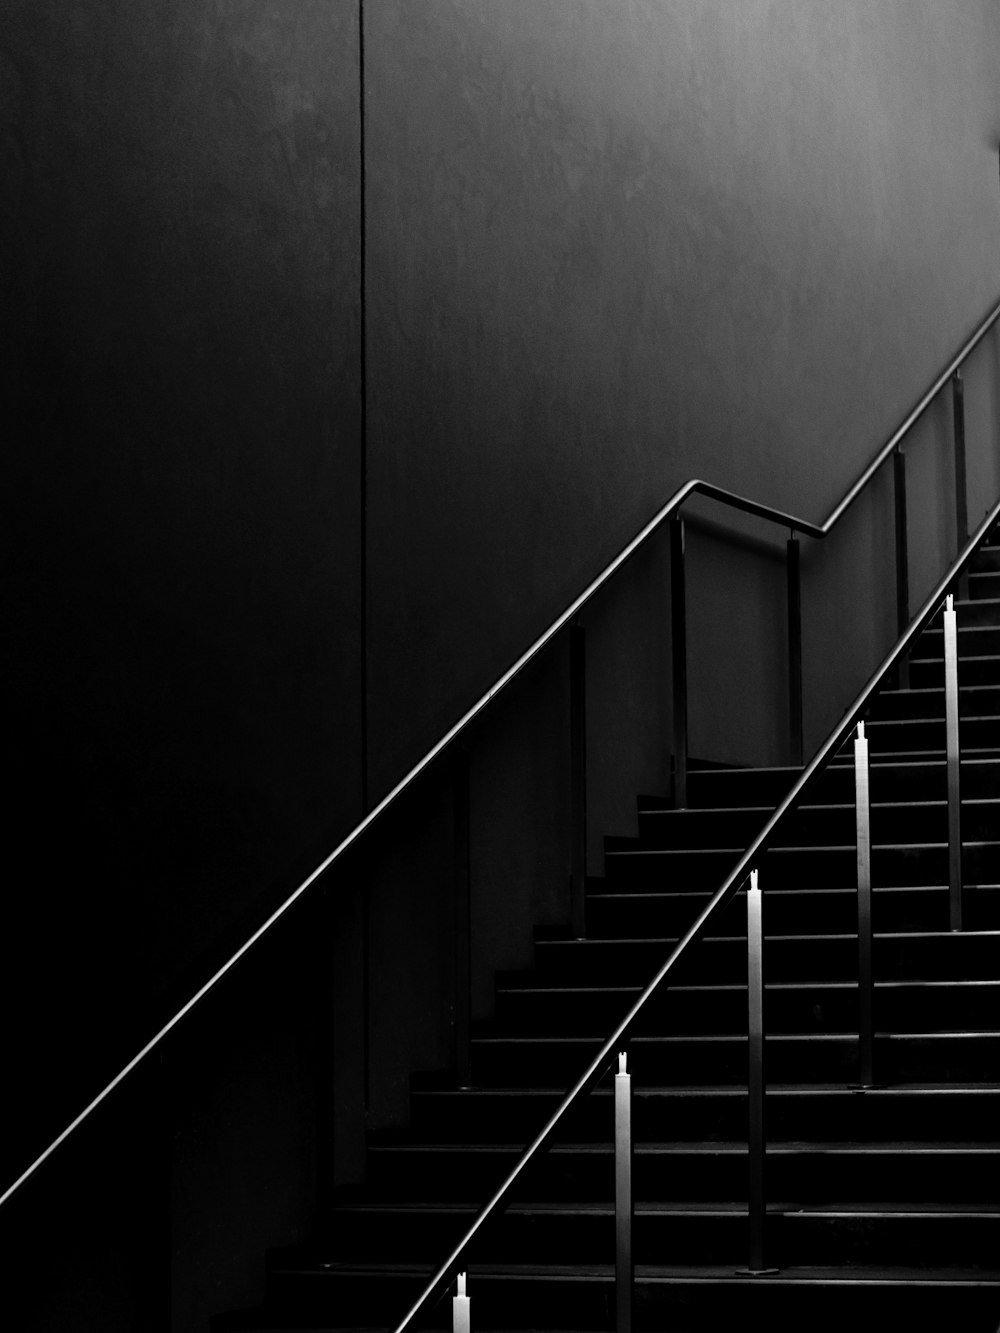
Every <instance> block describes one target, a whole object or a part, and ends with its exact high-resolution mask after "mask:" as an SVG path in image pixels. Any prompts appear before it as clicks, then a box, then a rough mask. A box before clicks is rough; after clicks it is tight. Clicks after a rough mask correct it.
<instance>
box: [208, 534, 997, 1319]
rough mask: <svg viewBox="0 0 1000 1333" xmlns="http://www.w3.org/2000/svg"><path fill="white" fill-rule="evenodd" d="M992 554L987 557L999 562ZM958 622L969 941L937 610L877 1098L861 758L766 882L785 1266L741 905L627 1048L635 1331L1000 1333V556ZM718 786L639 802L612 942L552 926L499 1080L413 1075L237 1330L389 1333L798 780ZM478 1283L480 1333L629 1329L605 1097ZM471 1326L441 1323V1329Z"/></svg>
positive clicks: (898, 784)
mask: <svg viewBox="0 0 1000 1333" xmlns="http://www.w3.org/2000/svg"><path fill="white" fill-rule="evenodd" d="M991 543H992V544H991ZM970 570H971V572H970V575H969V577H968V596H967V597H966V598H965V599H964V600H961V601H959V602H958V618H959V632H958V638H959V659H960V660H959V682H960V712H961V718H962V722H961V743H962V765H961V774H962V802H963V804H962V821H963V824H962V833H963V879H964V929H963V930H962V931H961V932H955V933H952V932H951V931H949V928H948V920H949V918H948V890H947V878H948V872H947V800H946V795H947V789H946V777H945V757H944V749H945V723H944V688H943V662H942V631H941V629H940V616H938V617H936V618H935V620H934V621H932V622H931V624H930V626H929V628H928V629H927V630H926V631H925V632H924V633H923V635H922V636H921V637H920V639H919V640H918V642H917V643H916V645H915V647H914V650H913V652H912V653H911V655H910V665H909V684H908V688H905V689H888V690H885V691H883V692H882V693H881V694H880V695H879V696H877V698H876V700H875V703H874V706H873V707H872V709H871V711H870V716H869V718H868V721H867V733H868V737H869V740H870V745H871V756H872V768H871V788H872V790H871V801H872V807H871V810H872V816H871V817H872V841H873V864H872V880H873V885H874V890H873V913H874V931H875V939H874V975H875V982H876V987H875V998H874V1015H875V1028H876V1036H875V1074H876V1078H875V1082H876V1086H875V1087H874V1088H873V1089H870V1090H865V1091H861V1090H860V1089H859V1088H858V1087H857V1086H856V1084H857V1080H858V1035H857V1033H858V985H857V978H858V972H857V968H858V963H857V906H856V899H857V889H856V880H855V874H856V866H855V842H854V838H855V823H854V819H855V815H854V775H853V760H852V758H851V756H850V754H849V747H846V748H845V749H844V750H843V751H842V752H841V755H840V756H838V758H837V759H835V760H834V761H833V763H832V764H831V765H830V767H829V768H828V769H827V770H826V772H825V773H824V774H823V775H822V776H821V777H820V778H819V779H818V781H817V783H816V784H815V786H814V787H813V789H812V791H811V793H810V795H809V796H808V798H807V801H806V803H805V804H803V805H802V806H801V807H800V808H799V809H798V810H797V811H796V812H795V813H794V814H793V815H791V816H790V817H789V819H788V820H786V821H785V823H784V825H783V827H782V831H781V833H780V834H779V836H778V839H777V843H776V845H775V846H773V847H772V849H771V850H770V851H769V852H768V853H767V854H766V855H765V857H764V858H763V861H762V862H761V865H760V875H761V887H762V889H763V891H764V892H763V920H764V931H765V949H764V973H765V983H766V989H765V1019H766V1033H767V1037H766V1070H767V1079H768V1087H767V1096H766V1113H767V1124H768V1143H767V1200H768V1203H767V1217H766V1230H765V1239H766V1252H767V1258H768V1263H770V1264H773V1265H774V1266H775V1269H776V1271H775V1272H773V1273H768V1274H765V1275H762V1276H750V1275H748V1274H746V1273H745V1272H741V1270H742V1269H745V1266H746V1235H747V1202H746V1198H747V1185H746V1181H747V1129H746V1126H747V1084H746V1080H747V1074H746V1068H747V1037H746V1013H747V982H746V953H747V946H746V910H745V906H744V903H745V899H744V896H743V894H742V893H740V894H739V895H738V896H737V897H736V898H734V899H733V901H732V903H731V904H730V905H729V907H727V908H726V909H725V912H724V914H723V916H722V917H721V918H720V920H719V921H718V923H716V924H715V926H714V927H713V929H712V932H711V935H710V937H709V938H707V939H705V940H704V941H703V942H702V943H701V944H700V945H699V946H698V947H697V948H696V949H694V950H693V951H692V953H691V954H690V955H689V956H687V957H685V959H684V960H683V963H682V972H681V975H679V976H678V977H677V978H676V980H675V982H674V984H671V985H670V987H669V988H664V989H663V992H662V994H658V995H657V996H656V997H655V999H654V1001H653V1002H652V1003H651V1005H650V1006H649V1009H648V1012H644V1013H643V1015H642V1018H641V1026H640V1027H639V1029H638V1031H637V1032H636V1033H635V1034H634V1035H633V1036H632V1038H631V1041H630V1069H631V1072H632V1074H633V1084H634V1089H635V1093H634V1122H633V1123H634V1133H635V1150H634V1153H635V1155H634V1182H635V1185H634V1188H635V1220H634V1254H635V1263H636V1285H635V1315H634V1318H635V1324H634V1326H635V1327H636V1328H637V1329H657V1330H695V1329H698V1330H708V1329H718V1328H723V1327H729V1326H730V1323H731V1321H734V1320H736V1319H737V1318H738V1319H739V1320H740V1321H741V1322H743V1323H745V1322H746V1321H747V1320H753V1319H761V1320H768V1321H770V1323H769V1326H770V1327H773V1328H778V1327H800V1326H801V1327H803V1328H805V1327H808V1328H810V1329H826V1328H830V1329H832V1328H838V1329H839V1328H842V1327H843V1326H844V1325H845V1321H851V1322H853V1323H854V1325H855V1326H860V1327H861V1328H868V1327H884V1326H885V1325H886V1323H887V1322H888V1321H889V1320H894V1321H898V1322H899V1323H901V1324H905V1325H906V1326H907V1327H911V1328H914V1329H922V1328H928V1329H930V1328H935V1329H937V1328H942V1327H945V1326H947V1327H953V1328H956V1329H959V1328H960V1329H962V1330H963V1333H976V1330H982V1331H983V1333H987V1330H988V1331H989V1333H994V1330H996V1329H997V1328H998V1325H1000V534H997V533H996V529H994V536H993V537H992V538H991V539H987V543H986V544H985V545H983V546H982V547H981V548H980V550H979V551H978V552H977V554H976V555H975V556H974V557H973V561H972V564H971V566H970ZM798 774H799V770H797V769H753V770H750V769H747V770H743V769H741V770H723V769H709V768H704V769H692V771H691V773H690V774H689V777H688V800H689V805H690V808H688V809H684V810H680V811H679V810H674V809H672V808H671V807H670V803H669V802H668V801H666V800H661V799H658V798H654V797H644V798H640V800H639V804H638V832H637V836H636V837H634V838H610V839H607V841H606V858H605V861H606V864H605V876H604V878H603V879H596V878H595V879H591V880H589V881H588V886H587V902H586V938H585V939H573V938H570V937H569V935H568V934H564V935H562V936H560V935H559V934H557V933H553V932H551V931H549V932H541V931H539V932H538V933H537V939H536V947H535V965H534V967H533V968H532V970H531V971H529V972H524V973H520V972H519V973H506V974H501V975H500V976H498V977H497V979H496V1006H495V1016H494V1018H493V1019H492V1020H491V1021H489V1022H487V1023H482V1024H480V1025H479V1026H478V1027H477V1029H476V1030H475V1033H474V1041H473V1056H472V1072H473V1086H472V1087H470V1088H461V1089H460V1088H456V1087H455V1086H453V1085H452V1086H449V1084H448V1082H447V1081H446V1080H444V1079H442V1078H441V1077H430V1076H428V1077H423V1078H419V1077H418V1078H415V1079H414V1080H413V1087H412V1096H411V1114H410V1122H409V1125H408V1127H407V1128H406V1129H405V1130H401V1131H398V1132H392V1133H380V1134H375V1135H372V1136H371V1141H370V1144H369V1151H368V1176H367V1181H366V1184H365V1186H364V1188H363V1189H360V1190H358V1191H356V1192H354V1193H350V1194H344V1195H343V1196H342V1197H341V1198H340V1199H339V1200H338V1202H337V1206H336V1207H335V1208H334V1209H333V1211H332V1212H331V1214H330V1216H329V1217H328V1218H327V1219H326V1221H325V1224H324V1226H323V1227H322V1228H321V1230H320V1232H319V1234H317V1236H316V1237H315V1239H314V1240H313V1241H312V1242H311V1243H310V1244H308V1245H306V1246H302V1247H297V1248H294V1249H290V1250H283V1251H277V1252H273V1253H271V1254H269V1255H268V1256H267V1260H266V1264H267V1298H266V1304H265V1306H264V1307H263V1308H261V1309H259V1310H256V1311H249V1312H244V1313H240V1314H227V1315H224V1316H220V1317H219V1318H218V1319H217V1320H216V1322H215V1328H216V1329H217V1330H218V1331H219V1333H221V1330H237V1329H264V1328H267V1329H273V1330H279V1329H281V1330H286V1329H287V1330H290V1329H302V1328H311V1329H321V1328H322V1329H335V1328H348V1327H350V1328H362V1327H371V1328H380V1329H382V1328H392V1327H393V1326H394V1324H395V1323H396V1322H397V1321H398V1320H399V1319H400V1318H401V1317H402V1315H403V1314H404V1313H405V1311H406V1309H407V1308H408V1305H409V1304H410V1302H411V1301H412V1300H413V1298H414V1297H415V1295H416V1294H417V1292H418V1291H419V1290H420V1288H421V1287H422V1285H423V1283H424V1282H425V1281H426V1279H427V1278H428V1276H429V1275H430V1273H431V1272H432V1271H433V1269H434V1267H435V1266H436V1264H437V1263H438V1262H439V1261H440V1260H441V1259H442V1256H443V1255H444V1254H446V1253H447V1252H448V1249H449V1247H450V1246H452V1245H454V1244H455V1242H456V1241H457V1240H458V1239H459V1237H460V1236H461V1235H462V1233H463V1232H464V1230H465V1229H466V1228H467V1226H468V1224H469V1223H470V1222H471V1221H472V1220H473V1218H474V1216H475V1214H476V1212H477V1210H478V1207H479V1206H480V1205H481V1204H482V1202H483V1201H484V1199H485V1198H487V1197H488V1196H489V1195H490V1194H491V1193H492V1191H493V1190H495V1189H496V1187H497V1185H498V1183H499V1182H500V1181H501V1180H502V1179H503V1177H504V1175H505V1174H506V1172H507V1171H508V1170H509V1169H510V1167H512V1166H513V1164H514V1163H515V1161H516V1160H517V1158H518V1156H519V1155H520V1153H521V1152H522V1150H523V1147H524V1144H525V1143H526V1142H527V1141H528V1140H529V1139H531V1138H532V1136H533V1135H534V1134H535V1133H536V1132H537V1131H538V1129H539V1127H540V1125H541V1124H542V1123H543V1122H544V1120H545V1119H546V1117H547V1116H548V1115H549V1114H550V1113H551V1112H552V1111H553V1110H554V1108H555V1106H556V1105H557V1103H558V1101H559V1100H560V1098H561V1095H562V1093H563V1090H564V1089H565V1088H566V1087H567V1086H569V1085H570V1083H571V1082H572V1081H573V1080H574V1079H575V1078H576V1077H577V1075H578V1074H579V1072H580V1070H581V1068H582V1067H583V1066H584V1065H585V1064H586V1062H587V1060H588V1059H589V1058H590V1057H591V1056H593V1054H594V1053H595V1051H596V1050H597V1048H598V1046H599V1044H600V1041H601V1040H602V1039H603V1038H604V1037H606V1035H607V1033H608V1032H610V1031H612V1030H613V1028H614V1026H615V1024H616V1023H617V1022H618V1020H619V1019H620V1018H621V1016H622V1014H623V1013H624V1012H625V1011H626V1009H627V1008H628V1006H629V1004H630V1003H631V1002H632V1001H634V999H635V998H636V997H637V996H638V994H639V992H640V990H641V989H642V988H643V987H644V986H645V985H646V983H647V982H648V981H649V979H650V977H651V976H652V974H653V973H654V972H655V970H656V969H657V967H658V966H659V965H660V964H661V963H662V961H663V959H664V957H665V956H666V955H667V954H668V953H669V951H670V949H671V947H672V944H673V942H675V941H676V939H677V938H678V936H679V935H680V934H682V933H683V931H684V930H686V929H687V927H688V926H689V925H690V923H691V921H692V919H693V918H694V916H695V915H696V913H697V911H698V909H699V908H700V907H702V906H704V905H705V903H706V902H707V901H708V899H709V897H710V896H711V893H712V891H713V890H714V889H715V888H716V887H717V885H718V884H719V882H720V881H721V880H722V878H723V877H724V876H725V874H726V873H727V871H729V869H730V868H731V866H732V865H733V863H734V862H735V861H736V859H737V857H738V855H739V854H740V853H741V852H742V850H743V848H744V847H745V846H746V845H747V844H748V842H749V841H750V839H751V838H752V837H753V836H754V835H755V834H756V833H757V831H758V830H759V829H760V827H761V825H762V823H763V822H764V820H765V818H766V817H767V816H768V814H769V813H770V811H771V810H772V809H773V808H774V806H775V805H776V803H777V802H778V801H779V800H780V799H781V798H782V797H783V796H784V794H785V792H786V791H787V790H788V788H789V787H790V785H791V784H792V782H793V781H794V780H795V779H796V778H797V777H798ZM562 1131H563V1132H561V1134H560V1137H559V1139H558V1141H557V1142H556V1144H555V1146H554V1147H552V1149H551V1150H550V1151H549V1152H548V1153H547V1154H546V1155H545V1156H544V1157H543V1158H542V1160H541V1161H540V1162H539V1163H537V1164H535V1165H533V1167H532V1169H531V1170H530V1171H529V1172H528V1173H527V1176H526V1178H525V1179H524V1180H523V1181H521V1182H520V1184H519V1187H518V1189H517V1191H516V1192H515V1194H514V1197H513V1198H512V1199H511V1201H510V1203H509V1205H508V1207H507V1209H506V1211H505V1213H504V1215H503V1216H502V1217H501V1218H499V1219H498V1220H496V1221H495V1222H494V1223H492V1224H491V1225H490V1227H489V1228H488V1229H487V1231H486V1232H485V1233H484V1234H483V1235H481V1236H480V1237H479V1238H478V1240H477V1243H476V1249H475V1252H474V1256H473V1258H472V1259H471V1260H470V1263H469V1292H470V1295H471V1297H472V1309H473V1327H474V1328H484V1329H485V1328H502V1329H509V1330H514V1329H525V1330H526V1329H535V1330H542V1329H546V1330H556V1329H576V1330H583V1329H611V1328H613V1327H614V1293H613V1286H614V1273H613V1256H614V1208H613V1198H614V1179H613V1148H612V1137H613V1119H612V1098H611V1088H610V1079H609V1078H608V1079H605V1080H604V1081H603V1082H602V1084H601V1085H600V1086H599V1087H598V1089H597V1090H596V1091H595V1092H594V1093H593V1094H592V1095H591V1096H589V1097H585V1098H581V1099H580V1101H579V1102H578V1103H577V1104H576V1105H575V1106H574V1107H573V1109H572V1110H571V1112H570V1113H569V1116H568V1118H567V1120H566V1122H565V1123H564V1125H563V1127H562ZM449 1317H450V1301H443V1302H441V1303H440V1304H439V1305H438V1306H437V1308H436V1310H435V1311H434V1313H433V1314H432V1315H431V1316H430V1318H429V1321H428V1322H425V1323H424V1324H423V1325H419V1324H418V1326H427V1327H447V1326H448V1320H449Z"/></svg>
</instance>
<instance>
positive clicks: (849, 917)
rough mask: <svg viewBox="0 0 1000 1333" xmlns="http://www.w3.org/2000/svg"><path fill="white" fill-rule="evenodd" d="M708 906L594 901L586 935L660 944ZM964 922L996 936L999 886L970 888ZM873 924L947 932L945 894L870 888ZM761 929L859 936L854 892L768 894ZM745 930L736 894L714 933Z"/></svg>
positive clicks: (608, 898)
mask: <svg viewBox="0 0 1000 1333" xmlns="http://www.w3.org/2000/svg"><path fill="white" fill-rule="evenodd" d="M706 901H707V896H706V895H702V894H695V893H692V894H683V893H678V894H672V895H668V896H660V897H657V896H655V895H652V894H650V895H648V896H645V895H644V894H642V893H639V892H633V893H632V894H631V895H626V894H624V893H623V894H621V895H615V894H608V895H602V896H593V895H592V896H591V897H589V898H588V901H587V909H586V910H587V933H588V934H589V935H591V936H592V937H593V938H595V939H623V938H626V939H638V938H642V937H643V936H646V937H650V938H656V939H662V938H663V937H664V936H669V935H676V934H678V933H681V932H683V931H684V930H686V929H687V928H688V927H689V926H690V925H691V923H692V921H693V920H694V919H695V917H696V915H697V914H698V912H699V910H700V909H701V908H702V907H703V906H704V904H705V902H706ZM962 901H963V924H964V925H965V926H966V927H967V928H968V929H969V930H1000V887H998V886H996V885H989V886H977V885H967V886H966V888H965V891H964V894H963V899H962ZM872 918H873V921H874V927H875V930H876V931H880V932H889V931H906V930H920V931H926V930H937V931H944V930H947V929H948V890H947V889H946V888H942V887H941V886H940V885H937V886H927V887H925V888H922V889H921V888H913V889H878V888H877V889H875V890H874V891H873V894H872ZM764 923H765V926H764V928H765V930H766V931H767V932H769V933H770V934H775V935H779V934H780V935H787V934H807V933H810V934H818V933H827V934H847V933H850V932H851V931H855V930H857V923H858V898H857V890H856V889H851V888H845V889H840V890H837V891H831V892H825V893H819V892H809V891H805V890H803V891H800V892H773V893H770V894H769V895H767V897H766V898H765V900H764ZM745 932H746V899H745V897H744V896H743V895H742V894H741V895H739V896H738V897H736V898H735V899H734V900H733V902H732V904H731V905H730V906H729V907H727V908H726V909H725V910H724V911H723V912H722V913H721V914H720V916H719V922H718V927H717V928H716V929H714V930H713V931H712V933H713V934H715V935H736V934H739V933H744V934H745Z"/></svg>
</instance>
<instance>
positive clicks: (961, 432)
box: [951, 370, 969, 597]
mask: <svg viewBox="0 0 1000 1333" xmlns="http://www.w3.org/2000/svg"><path fill="white" fill-rule="evenodd" d="M951 413H952V425H953V435H954V437H955V542H956V549H957V550H959V551H960V550H961V549H962V547H963V546H964V545H965V543H966V542H967V541H968V540H969V491H968V483H967V480H966V473H965V385H964V383H963V380H962V372H961V370H956V371H955V373H954V375H952V377H951ZM958 586H959V596H960V597H965V596H966V594H967V591H968V586H969V576H968V574H966V573H965V572H964V571H963V572H962V574H961V575H960V576H959V581H958Z"/></svg>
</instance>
